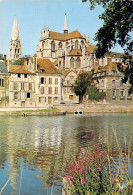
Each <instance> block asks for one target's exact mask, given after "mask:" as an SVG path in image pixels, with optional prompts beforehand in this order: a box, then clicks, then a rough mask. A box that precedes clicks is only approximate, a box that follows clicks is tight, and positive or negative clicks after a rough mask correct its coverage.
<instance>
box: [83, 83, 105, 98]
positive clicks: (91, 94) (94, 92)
mask: <svg viewBox="0 0 133 195" xmlns="http://www.w3.org/2000/svg"><path fill="white" fill-rule="evenodd" d="M85 94H86V95H88V99H89V100H96V101H99V100H103V99H104V98H105V97H106V93H105V92H99V90H98V89H97V88H96V87H95V86H88V87H87V90H86V93H85Z"/></svg>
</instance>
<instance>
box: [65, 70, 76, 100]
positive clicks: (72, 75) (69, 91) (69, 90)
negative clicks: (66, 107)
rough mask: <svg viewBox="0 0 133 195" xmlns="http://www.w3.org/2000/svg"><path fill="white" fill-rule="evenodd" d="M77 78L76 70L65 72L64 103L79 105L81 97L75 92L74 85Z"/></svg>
mask: <svg viewBox="0 0 133 195" xmlns="http://www.w3.org/2000/svg"><path fill="white" fill-rule="evenodd" d="M76 78H77V73H76V71H74V70H69V71H64V72H63V88H62V97H63V102H64V103H79V96H76V95H75V93H74V92H73V87H72V86H73V85H74V83H75V80H76Z"/></svg>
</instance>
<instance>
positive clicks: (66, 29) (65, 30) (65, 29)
mask: <svg viewBox="0 0 133 195" xmlns="http://www.w3.org/2000/svg"><path fill="white" fill-rule="evenodd" d="M64 33H68V28H67V16H66V13H65V24H64Z"/></svg>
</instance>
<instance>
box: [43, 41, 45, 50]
mask: <svg viewBox="0 0 133 195" xmlns="http://www.w3.org/2000/svg"><path fill="white" fill-rule="evenodd" d="M44 44H45V42H42V50H44Z"/></svg>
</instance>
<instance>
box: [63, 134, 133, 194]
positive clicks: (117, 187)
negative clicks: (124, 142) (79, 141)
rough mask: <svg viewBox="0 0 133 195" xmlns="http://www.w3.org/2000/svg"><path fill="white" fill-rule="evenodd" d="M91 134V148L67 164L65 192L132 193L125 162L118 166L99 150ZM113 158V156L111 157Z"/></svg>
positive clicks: (131, 184) (132, 188) (81, 152)
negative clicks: (66, 188) (66, 187)
mask: <svg viewBox="0 0 133 195" xmlns="http://www.w3.org/2000/svg"><path fill="white" fill-rule="evenodd" d="M92 135H93V147H92V150H90V151H88V150H87V151H86V152H85V153H84V154H83V151H82V148H81V147H80V155H79V157H77V158H76V159H74V160H73V161H71V162H70V164H69V165H68V166H67V171H66V174H65V175H66V179H67V183H68V186H69V187H68V191H69V192H67V194H74V195H77V194H81V195H89V194H95V195H97V194H121V193H126V194H132V191H133V182H131V180H130V178H129V177H128V172H127V168H126V166H125V163H124V164H123V163H122V167H119V165H117V164H116V163H115V161H114V160H112V161H111V159H110V157H109V155H108V154H107V153H105V152H104V151H101V150H100V148H99V147H98V145H97V144H96V141H95V133H94V131H93V132H92ZM112 159H113V158H112Z"/></svg>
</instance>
